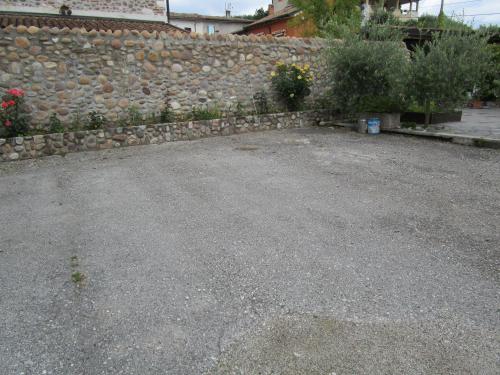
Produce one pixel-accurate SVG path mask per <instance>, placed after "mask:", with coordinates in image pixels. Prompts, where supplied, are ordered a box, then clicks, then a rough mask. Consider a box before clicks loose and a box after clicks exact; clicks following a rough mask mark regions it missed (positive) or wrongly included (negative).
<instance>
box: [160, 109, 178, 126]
mask: <svg viewBox="0 0 500 375" xmlns="http://www.w3.org/2000/svg"><path fill="white" fill-rule="evenodd" d="M174 120H175V118H174V114H173V113H172V111H171V110H170V108H169V107H168V106H165V108H163V109H162V111H161V112H160V122H161V123H162V124H165V123H168V122H173V121H174Z"/></svg>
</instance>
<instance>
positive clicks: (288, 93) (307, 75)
mask: <svg viewBox="0 0 500 375" xmlns="http://www.w3.org/2000/svg"><path fill="white" fill-rule="evenodd" d="M271 82H272V84H273V87H274V89H275V90H276V92H277V93H278V94H279V95H280V96H281V98H282V99H283V101H284V102H285V104H286V106H287V108H288V110H290V111H295V110H297V109H299V108H300V106H301V104H302V102H303V100H304V98H305V97H306V96H308V95H310V94H311V84H312V82H313V75H312V73H311V68H310V66H309V65H308V64H305V65H303V66H300V65H297V64H291V65H287V64H284V63H283V62H281V61H278V62H277V63H276V70H274V71H273V72H271Z"/></svg>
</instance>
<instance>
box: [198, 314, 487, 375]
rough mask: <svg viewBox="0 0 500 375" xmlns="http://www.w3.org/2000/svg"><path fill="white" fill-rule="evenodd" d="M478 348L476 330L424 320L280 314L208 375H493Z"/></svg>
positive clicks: (226, 355) (228, 353) (233, 347)
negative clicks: (409, 322) (372, 320)
mask: <svg viewBox="0 0 500 375" xmlns="http://www.w3.org/2000/svg"><path fill="white" fill-rule="evenodd" d="M482 345H483V344H482V343H481V335H480V333H479V332H472V331H471V332H464V331H463V330H462V329H457V328H456V327H453V326H447V327H444V326H442V325H441V326H438V325H436V324H435V323H434V324H429V322H422V323H420V324H418V325H416V324H413V325H411V326H408V325H404V324H386V323H354V322H350V321H338V320H335V319H333V318H330V317H318V316H313V315H300V316H284V317H280V318H276V319H274V320H272V321H270V322H268V324H266V325H263V326H262V327H261V328H260V329H259V330H257V331H256V332H254V333H252V334H251V335H249V336H246V337H244V338H243V340H242V341H240V342H239V343H236V344H233V345H231V346H230V347H229V348H228V349H227V351H226V352H224V353H223V354H222V356H221V358H220V359H219V361H218V362H217V364H216V366H215V367H214V368H213V369H212V370H210V371H209V372H208V373H209V374H310V375H312V374H330V375H332V374H336V375H341V374H431V373H432V374H465V373H467V374H494V373H495V368H496V365H495V358H492V357H489V356H488V355H489V354H487V353H492V350H491V348H490V349H489V350H484V351H483V350H481V349H486V348H481V346H482ZM478 348H481V349H480V350H477V349H478ZM474 349H476V350H477V351H476V352H475V353H472V352H471V350H474Z"/></svg>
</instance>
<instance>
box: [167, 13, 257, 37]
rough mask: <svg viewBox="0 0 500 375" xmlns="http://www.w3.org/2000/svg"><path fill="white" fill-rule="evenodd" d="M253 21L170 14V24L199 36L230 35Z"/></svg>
mask: <svg viewBox="0 0 500 375" xmlns="http://www.w3.org/2000/svg"><path fill="white" fill-rule="evenodd" d="M252 22H253V21H251V20H247V19H242V18H237V17H231V15H230V14H229V13H228V14H227V15H226V16H225V17H223V16H220V17H219V16H204V15H201V14H196V13H173V12H172V13H170V23H171V24H172V25H174V26H176V27H179V28H181V29H183V30H185V31H189V32H195V33H200V34H232V33H236V32H239V31H241V30H243V28H244V27H245V26H247V25H249V24H251V23H252Z"/></svg>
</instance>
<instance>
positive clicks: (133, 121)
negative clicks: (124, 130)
mask: <svg viewBox="0 0 500 375" xmlns="http://www.w3.org/2000/svg"><path fill="white" fill-rule="evenodd" d="M142 122H143V116H142V113H141V111H140V110H139V107H137V106H135V105H133V106H131V107H129V108H128V113H127V125H128V126H138V125H141V123H142Z"/></svg>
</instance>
